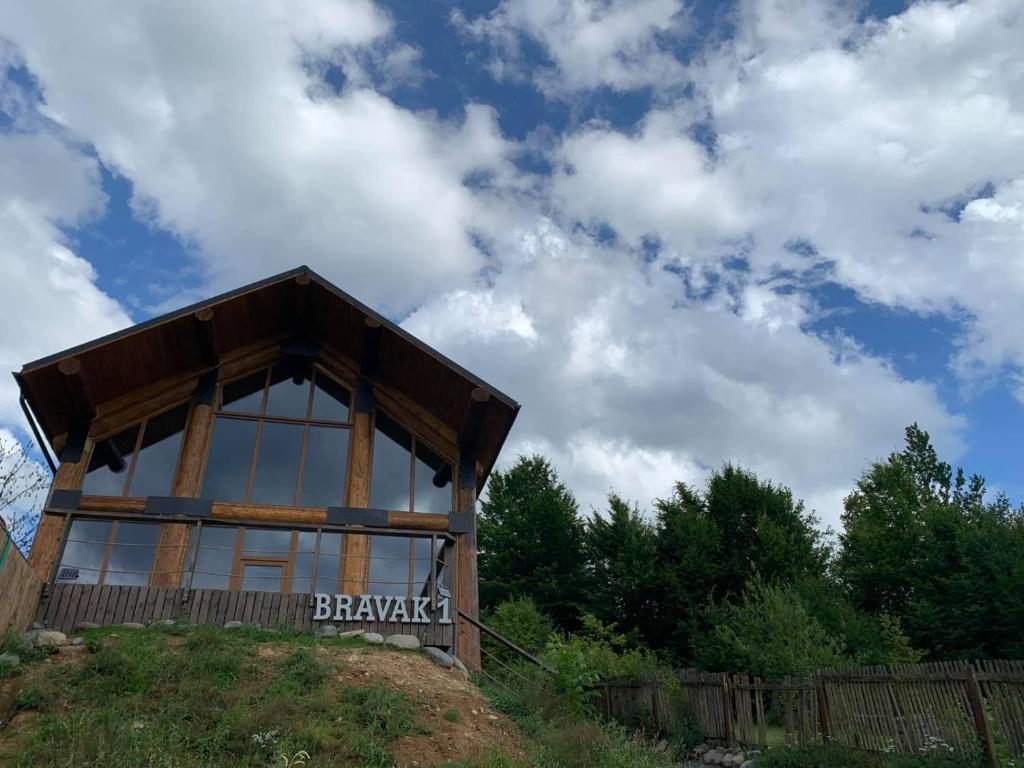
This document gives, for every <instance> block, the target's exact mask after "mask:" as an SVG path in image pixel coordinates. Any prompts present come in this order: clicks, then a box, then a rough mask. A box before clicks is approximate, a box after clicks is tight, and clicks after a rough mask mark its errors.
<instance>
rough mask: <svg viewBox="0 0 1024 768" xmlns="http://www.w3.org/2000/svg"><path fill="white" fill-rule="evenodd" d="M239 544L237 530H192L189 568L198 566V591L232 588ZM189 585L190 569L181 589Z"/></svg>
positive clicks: (194, 583) (195, 584) (195, 580)
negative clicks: (236, 551)
mask: <svg viewBox="0 0 1024 768" xmlns="http://www.w3.org/2000/svg"><path fill="white" fill-rule="evenodd" d="M197 535H198V542H197V541H196V537H197ZM197 543H198V547H196V544H197ZM237 543H238V529H237V528H233V527H228V526H219V525H211V526H204V527H203V528H193V529H192V537H191V541H190V543H189V553H190V555H189V557H190V563H189V568H192V567H193V566H192V563H193V562H194V563H195V565H194V568H195V571H194V573H193V574H192V581H191V584H192V586H193V587H195V588H196V589H228V588H229V587H230V585H231V573H232V570H233V568H234V563H235V548H236V545H237ZM188 584H189V569H186V570H185V573H183V574H182V585H183V586H188Z"/></svg>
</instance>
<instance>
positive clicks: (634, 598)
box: [586, 493, 661, 638]
mask: <svg viewBox="0 0 1024 768" xmlns="http://www.w3.org/2000/svg"><path fill="white" fill-rule="evenodd" d="M586 544H587V559H588V562H589V565H590V569H591V575H592V579H591V584H592V585H593V586H592V589H591V592H590V612H591V613H592V614H593V615H594V616H595V617H597V618H598V619H599V620H600V621H601V622H603V623H605V624H613V625H615V626H616V627H618V628H619V630H620V631H622V632H625V633H626V634H628V635H631V636H633V637H634V638H635V637H637V636H639V637H646V636H647V635H648V634H650V633H651V631H652V630H653V629H654V626H655V625H657V624H658V623H660V621H661V620H660V617H659V616H658V604H657V601H658V590H657V579H658V569H657V562H656V560H657V553H658V540H657V531H656V530H655V528H654V526H653V525H652V524H651V523H649V522H647V521H646V520H645V519H644V517H643V515H641V513H640V510H639V509H638V508H637V507H636V506H632V507H631V506H630V505H629V503H628V502H627V501H625V500H624V499H622V498H621V497H619V496H617V495H616V494H614V493H613V494H611V495H609V496H608V512H607V515H601V514H598V513H597V512H595V513H594V516H593V518H591V520H589V521H588V522H587V524H586Z"/></svg>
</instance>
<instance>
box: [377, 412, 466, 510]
mask: <svg viewBox="0 0 1024 768" xmlns="http://www.w3.org/2000/svg"><path fill="white" fill-rule="evenodd" d="M452 488H453V486H452V467H451V464H450V463H449V462H447V461H446V460H445V459H443V458H441V456H440V455H439V454H438V453H437V452H436V451H434V450H433V449H432V448H430V447H429V446H428V445H427V444H426V443H424V442H422V441H421V440H420V439H419V438H417V437H415V436H414V435H413V434H412V433H411V432H409V431H408V430H407V429H405V428H404V427H403V426H401V425H400V424H398V422H396V421H395V420H394V419H392V418H391V417H390V416H388V415H387V414H385V413H383V412H381V411H378V412H377V416H376V431H375V432H374V438H373V472H372V479H371V483H370V506H371V507H373V508H374V509H389V510H412V511H415V512H437V513H441V514H448V513H449V512H451V511H452V506H453V496H452Z"/></svg>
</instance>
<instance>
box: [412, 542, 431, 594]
mask: <svg viewBox="0 0 1024 768" xmlns="http://www.w3.org/2000/svg"><path fill="white" fill-rule="evenodd" d="M412 558H413V560H412V591H413V595H422V596H423V597H428V596H429V595H430V589H429V583H430V564H431V562H433V558H432V557H431V556H430V539H423V538H413V540H412Z"/></svg>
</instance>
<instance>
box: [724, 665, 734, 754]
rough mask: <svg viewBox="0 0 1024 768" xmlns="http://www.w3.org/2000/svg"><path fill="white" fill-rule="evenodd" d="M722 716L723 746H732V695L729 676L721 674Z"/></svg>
mask: <svg viewBox="0 0 1024 768" xmlns="http://www.w3.org/2000/svg"><path fill="white" fill-rule="evenodd" d="M722 717H723V718H724V719H725V724H724V725H725V727H724V728H722V736H723V738H724V739H725V746H727V747H731V746H732V695H731V689H730V686H729V676H728V675H722Z"/></svg>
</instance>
